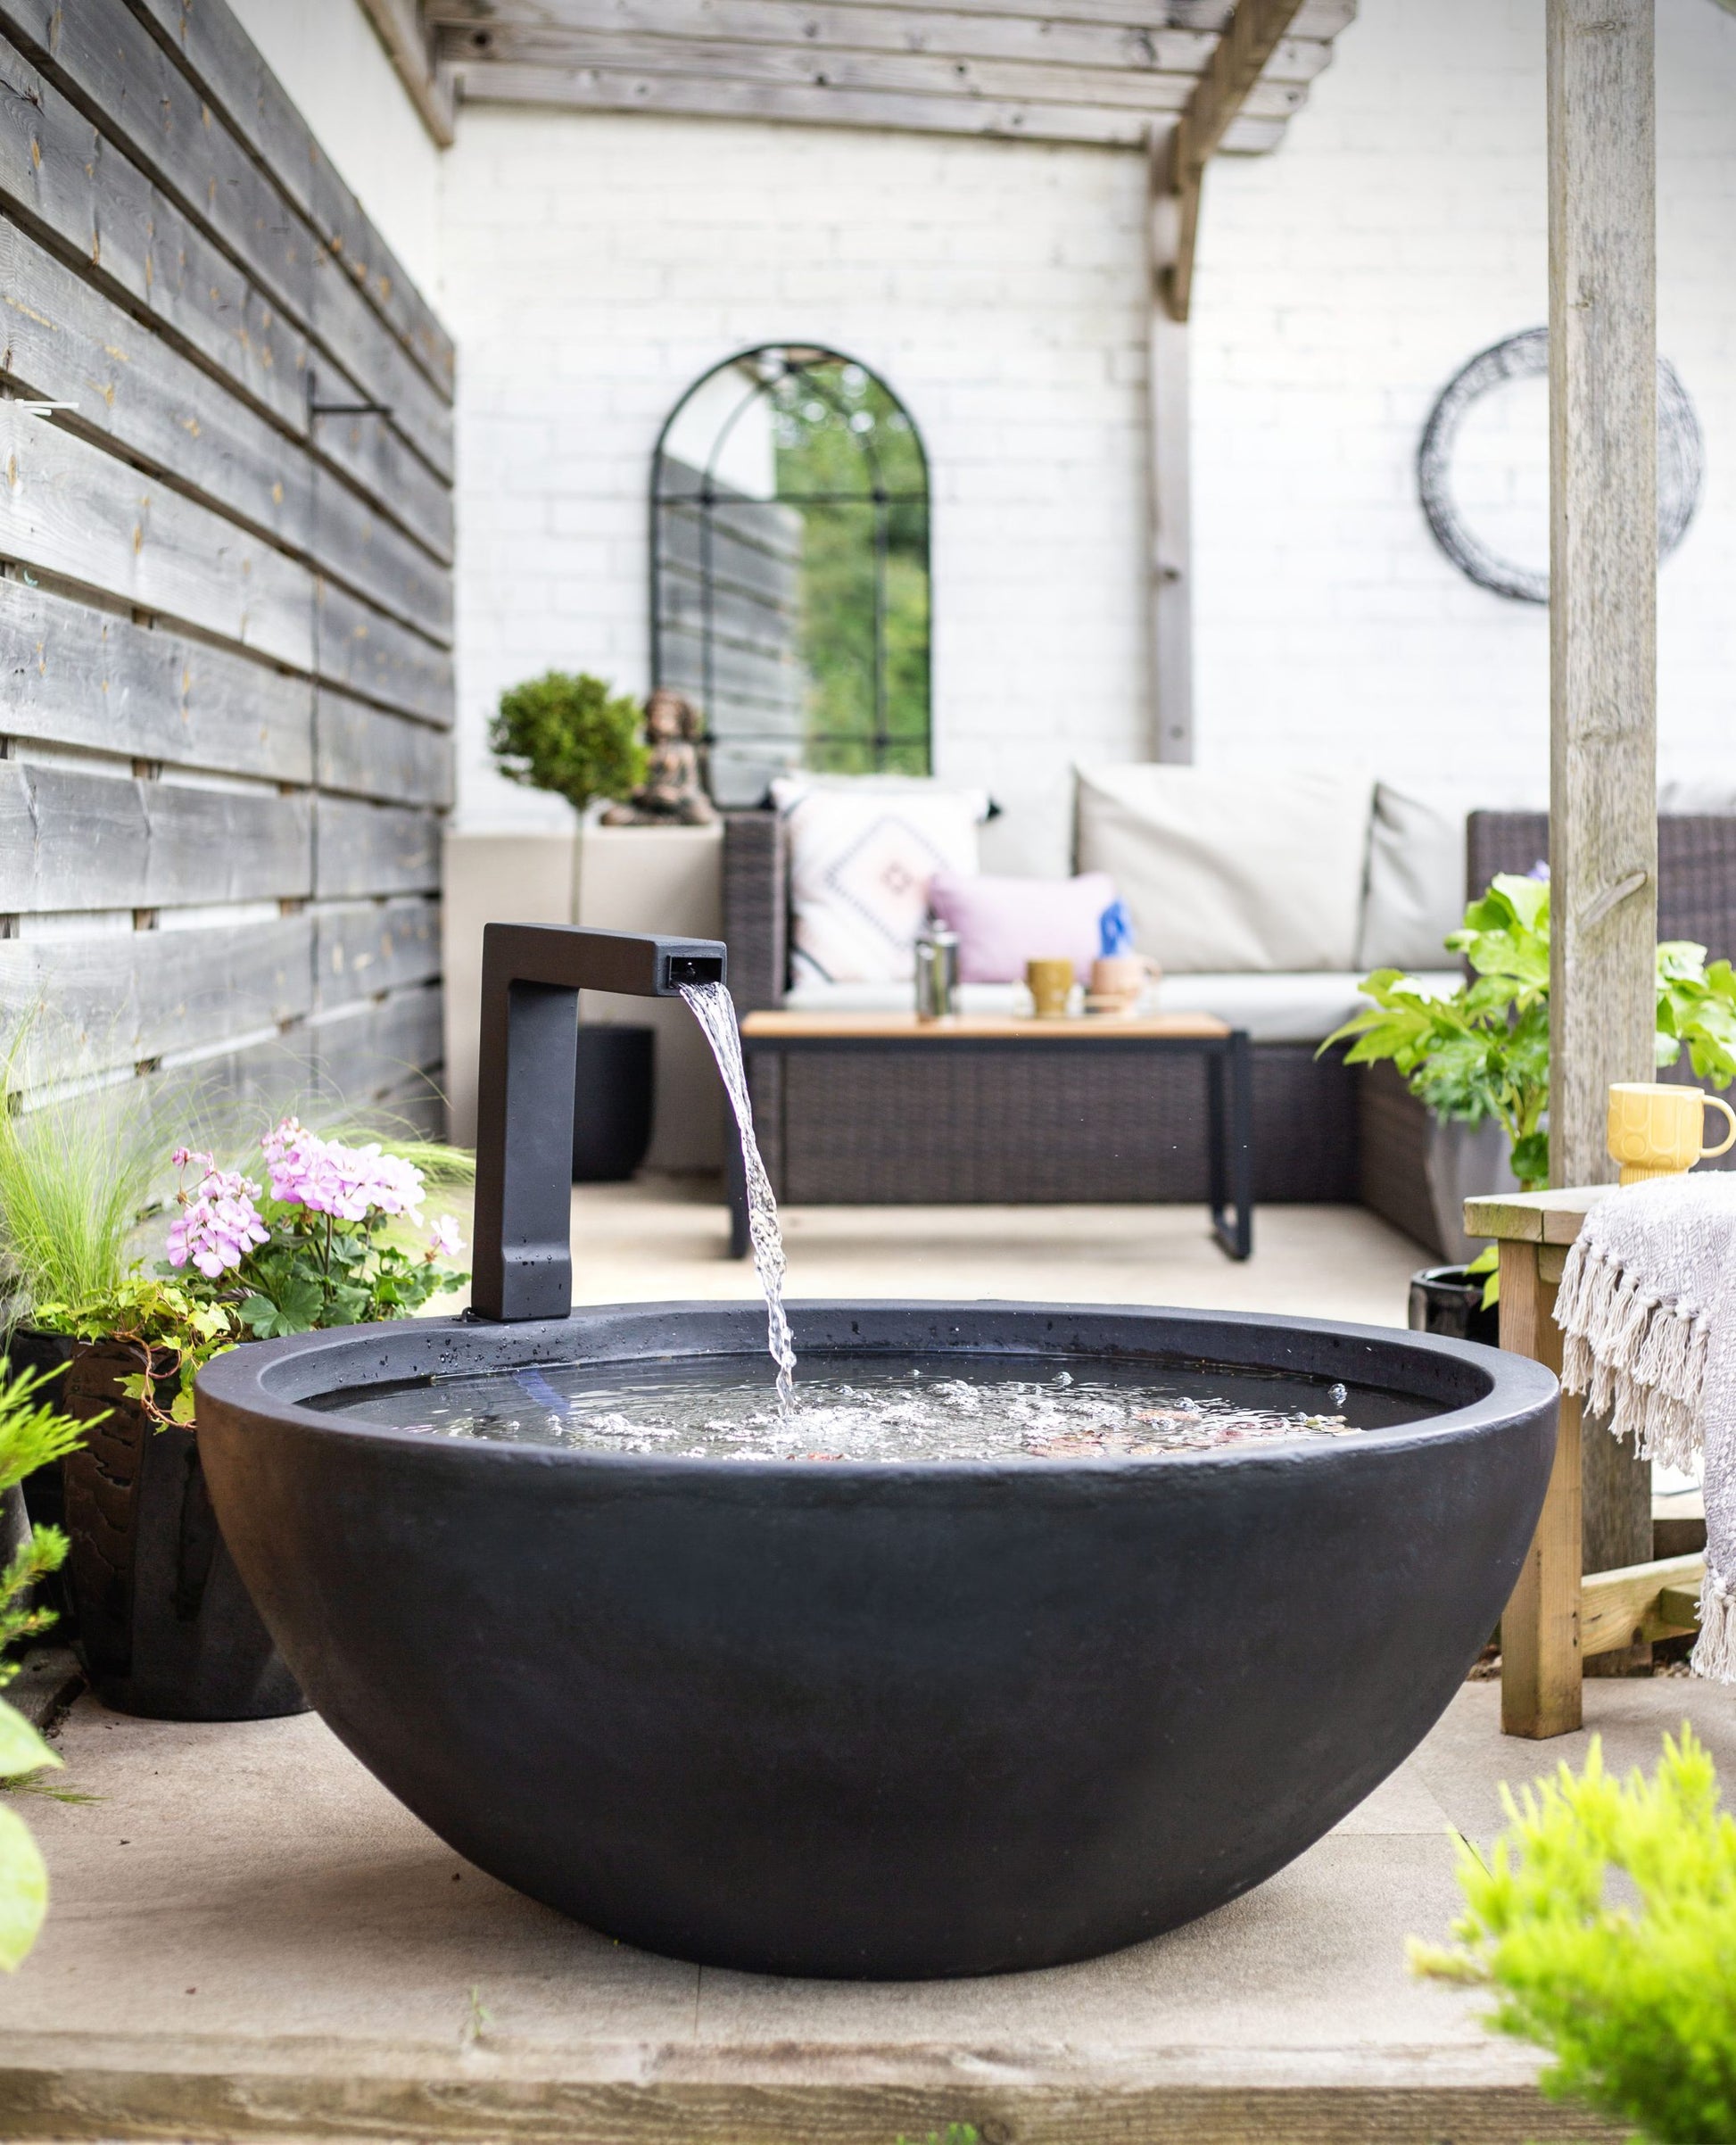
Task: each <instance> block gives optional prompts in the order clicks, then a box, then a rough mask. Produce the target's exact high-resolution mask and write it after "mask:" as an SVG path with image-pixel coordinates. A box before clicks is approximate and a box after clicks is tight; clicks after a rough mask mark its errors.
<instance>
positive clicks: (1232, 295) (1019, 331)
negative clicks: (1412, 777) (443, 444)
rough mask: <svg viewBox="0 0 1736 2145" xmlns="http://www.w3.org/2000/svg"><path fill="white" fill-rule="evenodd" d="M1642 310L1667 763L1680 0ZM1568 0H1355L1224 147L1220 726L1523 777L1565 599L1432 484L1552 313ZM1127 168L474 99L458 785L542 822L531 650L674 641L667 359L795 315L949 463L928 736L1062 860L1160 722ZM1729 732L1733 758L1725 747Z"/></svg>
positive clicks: (449, 265) (1712, 555)
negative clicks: (1330, 37)
mask: <svg viewBox="0 0 1736 2145" xmlns="http://www.w3.org/2000/svg"><path fill="white" fill-rule="evenodd" d="M1658 34H1659V105H1660V127H1659V135H1660V197H1661V208H1660V240H1659V250H1660V262H1661V297H1660V319H1661V343H1662V347H1663V349H1664V350H1665V352H1666V354H1668V355H1669V356H1670V357H1671V358H1672V359H1673V360H1674V362H1675V363H1676V365H1677V367H1678V369H1679V370H1680V372H1681V374H1682V378H1683V380H1684V382H1685V383H1686V384H1687V385H1688V388H1689V390H1690V392H1691V394H1692V395H1693V397H1694V400H1695V402H1696V403H1697V405H1698V408H1699V415H1700V420H1701V423H1702V425H1703V427H1704V429H1705V432H1706V437H1707V485H1706V492H1705V495H1704V499H1703V501H1702V505H1701V508H1700V512H1699V518H1698V519H1697V521H1696V523H1695V526H1694V527H1693V528H1692V529H1691V532H1690V534H1689V536H1688V539H1687V541H1686V542H1685V543H1684V544H1683V546H1682V550H1681V551H1680V552H1678V554H1677V555H1676V557H1675V558H1674V559H1673V560H1672V561H1671V562H1670V563H1669V564H1668V565H1667V566H1666V568H1665V570H1664V574H1663V577H1662V584H1661V627H1660V630H1661V645H1662V653H1661V662H1660V701H1661V732H1662V735H1661V748H1662V755H1663V758H1664V763H1665V766H1666V771H1667V770H1676V771H1691V770H1693V771H1698V770H1699V769H1702V768H1704V767H1706V766H1708V765H1714V764H1716V763H1718V762H1719V761H1722V762H1723V763H1724V765H1726V766H1731V764H1732V761H1736V748H1733V745H1732V741H1733V740H1736V724H1733V723H1732V701H1733V700H1736V685H1732V679H1736V605H1732V601H1731V600H1730V594H1729V592H1730V590H1731V589H1732V586H1736V16H1732V15H1729V14H1727V13H1725V12H1724V11H1722V10H1721V9H1720V8H1718V7H1715V6H1714V5H1713V4H1711V0H1661V4H1660V6H1659V9H1658ZM1543 180H1544V175H1543V81H1542V0H1452V4H1451V5H1448V4H1443V0H1362V10H1361V17H1360V21H1358V22H1357V23H1356V24H1355V25H1353V27H1352V29H1349V30H1348V31H1347V32H1346V33H1345V34H1344V36H1343V37H1342V38H1341V40H1340V42H1339V46H1338V49H1337V54H1336V57H1335V62H1334V64H1333V66H1332V68H1331V69H1330V70H1328V72H1327V74H1325V75H1324V76H1322V77H1321V78H1320V79H1319V80H1318V81H1317V82H1316V83H1315V84H1314V86H1313V88H1312V91H1311V94H1310V102H1309V104H1308V107H1307V108H1306V110H1305V111H1304V112H1302V114H1301V115H1300V117H1299V118H1298V119H1297V120H1295V121H1294V124H1293V126H1292V128H1291V130H1290V134H1289V137H1288V139H1287V140H1286V142H1285V145H1284V146H1283V148H1282V149H1281V150H1280V151H1279V152H1278V153H1277V155H1276V156H1274V157H1270V158H1264V159H1258V160H1244V159H1227V160H1222V161H1219V163H1217V164H1215V165H1214V166H1213V168H1212V170H1211V175H1210V177H1209V178H1208V182H1207V195H1206V203H1205V215H1204V224H1203V248H1202V255H1201V262H1200V268H1199V272H1198V277H1197V281H1196V286H1195V328H1194V343H1195V424H1194V456H1195V533H1196V553H1195V618H1196V626H1195V634H1196V649H1197V665H1198V676H1197V709H1198V713H1197V725H1196V726H1197V733H1198V752H1199V757H1200V758H1202V759H1203V760H1206V761H1217V762H1219V763H1226V762H1232V761H1236V760H1248V761H1261V762H1266V763H1269V762H1272V761H1275V760H1294V761H1326V762H1328V763H1333V764H1360V765H1365V766H1370V767H1373V768H1375V769H1376V770H1379V771H1383V772H1392V773H1397V774H1403V773H1410V774H1417V775H1420V776H1424V777H1427V776H1429V775H1432V774H1441V773H1443V772H1444V771H1448V770H1450V769H1452V768H1454V767H1456V766H1475V767H1476V768H1479V769H1482V770H1484V771H1485V772H1486V774H1487V775H1488V778H1489V780H1490V782H1491V783H1492V785H1493V784H1494V783H1497V782H1499V783H1501V784H1502V785H1503V786H1505V785H1506V784H1508V783H1511V782H1513V781H1515V780H1518V779H1521V778H1524V777H1526V776H1529V777H1531V778H1533V779H1535V780H1536V781H1539V782H1541V781H1542V779H1543V771H1544V768H1545V765H1546V758H1547V734H1548V661H1547V631H1548V629H1547V620H1546V617H1545V614H1544V613H1543V611H1542V609H1539V608H1537V607H1533V606H1525V605H1520V604H1516V603H1512V602H1509V601H1506V600H1502V599H1500V598H1498V597H1496V596H1493V595H1491V594H1489V593H1488V592H1485V591H1483V590H1480V589H1477V588H1476V587H1474V586H1472V585H1471V584H1469V583H1468V582H1467V581H1466V580H1464V579H1463V578H1462V577H1461V576H1459V573H1458V572H1457V571H1456V569H1455V568H1454V567H1451V565H1450V564H1449V563H1448V562H1447V560H1446V559H1444V558H1443V556H1442V555H1441V553H1440V552H1439V551H1438V550H1437V549H1436V548H1435V546H1434V541H1433V539H1432V538H1431V536H1430V535H1429V534H1428V531H1427V529H1426V526H1425V524H1424V522H1423V519H1422V516H1421V512H1420V509H1419V508H1418V502H1417V494H1416V478H1415V458H1416V448H1417V442H1418V435H1419V433H1420V431H1421V428H1422V425H1423V422H1424V420H1425V418H1426V414H1427V411H1428V410H1429V407H1430V405H1431V403H1432V402H1433V401H1434V396H1435V395H1436V393H1438V392H1439V390H1440V388H1441V387H1442V386H1443V385H1444V383H1445V381H1446V380H1447V378H1448V377H1450V376H1451V373H1452V372H1453V371H1455V370H1456V369H1457V368H1458V367H1459V365H1460V364H1461V363H1463V362H1464V360H1466V359H1467V358H1468V357H1469V356H1470V355H1471V354H1472V353H1473V352H1475V351H1476V350H1478V349H1480V348H1482V347H1484V345H1485V344H1489V343H1492V342H1494V341H1496V340H1498V339H1499V338H1500V337H1501V336H1503V335H1508V334H1510V333H1512V332H1514V331H1515V330H1517V329H1519V328H1524V327H1532V326H1534V325H1537V324H1539V323H1540V322H1542V320H1543V319H1544V318H1545V314H1546V310H1547V294H1546V289H1545V281H1544V276H1545V259H1544V194H1543ZM1143 195H1144V174H1143V168H1142V164H1141V160H1140V159H1139V158H1137V156H1131V155H1118V154H1114V153H1105V152H1098V151H1090V150H1066V149H1049V148H1043V147H1037V146H1035V145H1016V144H991V143H971V142H937V141H930V140H928V139H925V138H920V137H898V136H884V137H876V136H868V135H860V134H854V133H850V132H848V131H843V130H839V131H831V130H814V129H807V128H777V127H769V126H768V127H756V126H753V125H748V124H741V125H736V124H727V125H726V124H719V123H715V122H706V121H667V120H651V119H644V118H631V117H624V118H618V119H616V118H601V119H595V118H580V117H567V116H562V115H558V114H537V113H531V112H501V111H492V110H488V109H485V108H473V109H471V110H469V111H467V112H465V113H464V115H463V117H462V120H461V122H460V127H459V144H458V146H457V147H456V149H454V150H453V151H452V152H451V153H450V154H449V155H448V156H447V157H446V159H445V160H444V161H443V164H442V228H441V244H442V262H443V277H442V301H441V302H442V310H443V311H444V314H445V317H446V319H447V320H448V322H449V324H450V325H451V327H452V329H453V331H454V333H455V334H456V335H457V336H458V338H459V346H460V352H461V361H460V373H459V378H460V402H459V446H460V471H459V531H460V545H461V551H460V571H459V695H460V723H461V745H460V751H461V771H460V791H459V797H460V813H461V816H462V822H463V824H466V825H467V826H470V827H473V828H482V829H503V828H510V827H512V826H516V825H525V826H530V825H545V826H546V825H550V824H557V823H558V821H559V820H561V819H562V818H563V817H564V814H565V807H560V806H558V805H556V804H553V803H552V802H551V801H550V800H549V799H541V798H538V797H536V796H534V795H533V794H531V793H529V792H526V791H517V790H514V789H512V788H510V787H509V786H508V785H507V784H506V783H502V782H500V780H499V778H498V777H497V776H495V775H494V774H493V773H492V770H491V769H490V767H489V766H488V765H487V758H486V753H485V750H484V744H483V728H484V722H485V719H486V715H487V712H488V710H489V708H491V707H492V704H493V701H494V699H495V697H496V696H497V695H498V693H499V692H500V689H501V688H502V686H504V685H506V684H508V683H512V682H514V681H515V680H517V679H518V678H520V677H523V676H525V675H529V674H531V673H533V672H535V671H538V670H541V669H542V668H544V667H547V666H548V665H550V664H560V665H563V666H569V667H591V668H593V669H597V670H600V671H602V672H603V673H605V674H606V675H609V676H612V677H613V678H615V679H616V681H617V682H618V683H620V684H621V685H623V686H624V687H627V688H632V689H635V690H638V689H642V688H643V686H644V684H645V683H646V679H647V668H648V647H647V628H646V589H645V579H646V538H647V510H646V503H645V489H646V482H647V477H648V473H649V459H650V453H651V448H652V443H653V442H654V440H655V438H656V435H657V428H658V427H659V425H660V423H661V422H662V419H663V418H664V416H665V414H666V412H667V410H669V408H670V407H671V405H672V404H673V403H674V401H675V400H676V398H677V397H678V396H679V395H680V394H681V393H682V390H683V389H684V388H685V387H686V386H687V385H689V384H690V382H691V381H692V380H693V379H694V378H695V377H697V376H698V375H699V373H701V372H702V371H704V370H705V369H707V367H708V366H710V365H712V364H715V362H716V361H717V360H719V359H721V358H723V357H724V356H727V355H728V354H729V353H730V352H732V351H734V350H736V349H738V348H740V347H742V346H744V345H747V344H754V343H759V342H770V341H775V340H778V339H780V338H782V337H789V338H792V339H800V340H813V341H816V342H821V343H831V344H836V345H838V346H839V347H840V348H842V349H844V350H846V351H849V352H853V353H855V354H856V355H857V356H859V357H861V358H862V359H863V360H864V361H865V362H866V363H868V364H870V365H872V366H873V367H874V368H875V369H877V370H879V371H880V373H882V374H883V376H884V377H886V379H887V380H888V381H889V383H890V384H891V385H892V386H893V387H894V388H895V389H896V390H897V393H899V394H900V395H902V396H903V398H904V399H905V402H906V403H907V405H908V406H909V408H910V410H911V411H912V412H913V416H914V417H915V418H916V421H917V423H918V424H919V426H920V427H921V428H922V434H923V437H924V439H925V441H926V443H927V445H928V449H929V452H930V458H931V462H932V468H933V484H934V563H935V645H934V683H935V726H936V750H937V763H938V768H939V770H940V771H941V772H942V773H944V774H948V775H953V776H957V777H959V778H963V779H969V780H971V781H981V782H985V783H988V785H989V787H990V788H991V789H992V790H993V791H994V792H995V794H996V796H997V797H998V798H999V799H1001V800H1002V801H1003V802H1004V804H1005V805H1006V806H1007V807H1008V814H1007V817H1006V818H1005V819H1004V820H1003V821H1001V822H999V823H998V824H997V825H996V828H994V829H993V830H991V834H990V849H989V856H990V859H991V861H993V862H995V863H998V864H1002V865H1006V866H1007V867H1009V868H1017V869H1039V870H1058V869H1060V868H1062V865H1063V863H1064V859H1065V855H1066V847H1067V837H1068V820H1069V807H1070V797H1069V784H1068V782H1067V778H1066V769H1067V766H1068V763H1069V762H1070V760H1071V759H1072V758H1075V757H1080V756H1084V755H1087V754H1097V755H1120V756H1125V757H1128V758H1136V757H1140V756H1143V754H1144V752H1145V748H1146V744H1147V740H1148V737H1149V734H1150V726H1149V715H1148V710H1147V706H1146V683H1145V680H1146V653H1145V611H1144V606H1145V573H1144V559H1145V546H1146V537H1145V460H1146V453H1145V313H1144V307H1145V274H1144V268H1143V246H1144V239H1143V233H1142V221H1143ZM1732 772H1736V768H1733V769H1732Z"/></svg>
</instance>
